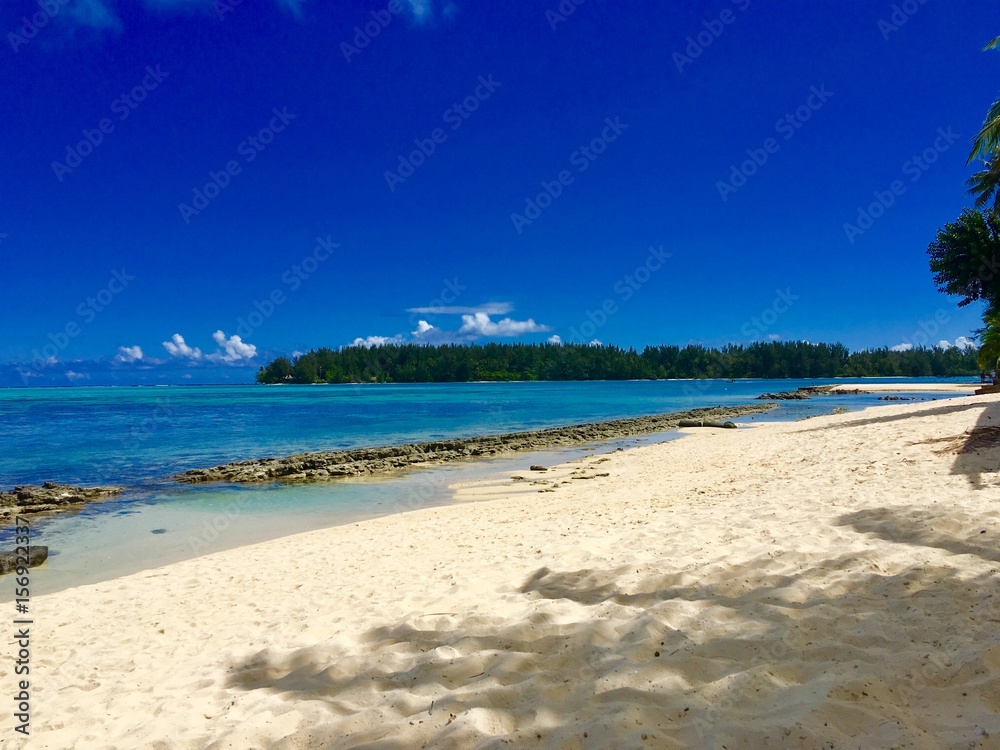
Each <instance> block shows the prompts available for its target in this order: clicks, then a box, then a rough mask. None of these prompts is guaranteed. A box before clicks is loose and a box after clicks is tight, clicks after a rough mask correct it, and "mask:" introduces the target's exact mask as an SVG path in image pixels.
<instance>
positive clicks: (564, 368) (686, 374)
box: [257, 341, 979, 384]
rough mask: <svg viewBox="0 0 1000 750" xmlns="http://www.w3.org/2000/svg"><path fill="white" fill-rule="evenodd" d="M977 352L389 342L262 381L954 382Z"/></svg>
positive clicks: (292, 363) (967, 371)
mask: <svg viewBox="0 0 1000 750" xmlns="http://www.w3.org/2000/svg"><path fill="white" fill-rule="evenodd" d="M978 373H979V369H978V366H977V351H976V350H975V349H972V348H965V349H958V348H956V347H952V348H949V349H939V348H936V347H935V348H930V349H928V348H923V347H918V348H914V349H910V350H908V351H893V350H891V349H888V348H882V349H866V350H863V351H857V352H850V351H849V350H848V349H847V347H845V346H843V345H842V344H810V343H806V342H777V341H772V342H766V343H765V342H759V343H753V344H749V345H742V344H731V345H727V346H724V347H722V348H719V349H710V348H706V347H704V346H700V345H693V344H692V345H687V346H684V347H679V346H666V345H661V346H647V347H646V348H645V349H643V350H642V351H641V352H640V351H637V350H635V349H632V348H629V349H623V348H621V347H617V346H610V345H609V346H592V345H587V344H498V343H489V344H483V345H463V344H447V345H442V346H427V345H420V344H388V345H384V346H375V347H371V348H366V347H360V346H350V347H344V348H342V349H336V350H335V349H327V348H323V349H315V350H313V351H310V352H309V353H307V354H303V355H301V356H299V357H297V358H294V359H289V358H287V357H278V358H276V359H275V360H273V361H272V362H270V363H269V364H267V365H266V366H264V367H261V368H260V371H259V372H258V374H257V382H258V383H302V384H309V383H430V382H445V383H453V382H459V383H461V382H470V381H504V380H641V379H647V380H659V379H668V378H832V377H892V376H896V377H922V376H935V377H958V376H975V375H978Z"/></svg>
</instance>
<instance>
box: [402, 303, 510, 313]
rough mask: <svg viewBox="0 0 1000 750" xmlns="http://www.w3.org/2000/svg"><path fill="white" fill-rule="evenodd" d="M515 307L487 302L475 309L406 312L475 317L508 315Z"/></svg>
mask: <svg viewBox="0 0 1000 750" xmlns="http://www.w3.org/2000/svg"><path fill="white" fill-rule="evenodd" d="M513 309H514V306H513V305H512V304H511V303H510V302H486V303H485V304H482V305H475V306H473V307H461V306H457V305H436V306H434V307H408V308H406V312H410V313H418V314H420V315H475V314H476V313H486V314H487V315H506V314H507V313H509V312H510V311H511V310H513Z"/></svg>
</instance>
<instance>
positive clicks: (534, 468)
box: [528, 464, 548, 471]
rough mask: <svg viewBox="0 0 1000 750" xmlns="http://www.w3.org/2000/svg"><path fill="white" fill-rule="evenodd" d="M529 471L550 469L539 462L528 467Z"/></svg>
mask: <svg viewBox="0 0 1000 750" xmlns="http://www.w3.org/2000/svg"><path fill="white" fill-rule="evenodd" d="M528 471H548V469H547V468H546V467H544V466H539V465H538V464H532V465H531V466H529V467H528Z"/></svg>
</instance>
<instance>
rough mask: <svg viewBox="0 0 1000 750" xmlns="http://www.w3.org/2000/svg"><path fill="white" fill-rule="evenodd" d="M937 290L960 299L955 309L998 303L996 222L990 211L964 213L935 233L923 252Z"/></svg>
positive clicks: (999, 232) (999, 236) (999, 233)
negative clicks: (978, 301)
mask: <svg viewBox="0 0 1000 750" xmlns="http://www.w3.org/2000/svg"><path fill="white" fill-rule="evenodd" d="M927 254H928V255H930V257H931V259H930V266H931V271H933V273H934V282H935V283H936V284H937V286H938V289H939V290H940V291H942V292H945V293H946V294H954V295H958V296H960V297H962V299H961V300H960V301H959V303H958V304H959V307H962V306H964V305H968V304H969V303H971V302H975V301H977V300H983V301H985V302H986V304H987V309H991V310H992V309H997V303H998V302H1000V273H998V271H1000V220H998V219H997V215H996V214H995V213H994V212H992V211H987V212H985V213H984V212H980V211H973V210H971V209H966V210H965V211H963V212H962V215H961V216H959V217H958V219H957V220H956V221H954V222H951V223H950V224H945V225H944V228H943V229H939V230H938V233H937V239H935V241H934V242H932V243H931V244H930V246H929V247H928V248H927Z"/></svg>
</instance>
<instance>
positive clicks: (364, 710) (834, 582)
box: [0, 386, 1000, 750]
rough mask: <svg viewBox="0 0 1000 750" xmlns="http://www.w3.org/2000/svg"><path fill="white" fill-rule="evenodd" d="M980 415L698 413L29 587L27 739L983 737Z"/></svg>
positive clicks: (957, 403) (582, 742)
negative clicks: (496, 469) (656, 434)
mask: <svg viewBox="0 0 1000 750" xmlns="http://www.w3.org/2000/svg"><path fill="white" fill-rule="evenodd" d="M893 388H894V389H895V390H899V387H898V386H893ZM995 426H996V427H995ZM998 427H1000V397H997V396H982V397H968V398H956V399H942V400H939V401H935V402H920V403H912V404H911V403H907V404H904V405H899V406H895V405H894V406H883V407H878V408H875V409H869V410H866V411H864V412H854V413H849V414H841V415H835V416H827V417H819V418H814V419H810V420H807V421H802V422H795V423H765V424H760V425H757V426H754V427H752V428H746V429H740V430H713V429H690V430H687V431H686V432H688V433H689V434H688V436H686V437H685V438H683V439H681V440H675V441H671V442H666V443H661V444H655V445H649V446H644V447H638V448H634V449H629V450H625V451H618V452H613V453H608V454H603V455H594V456H592V457H590V458H587V459H585V460H582V461H580V462H578V463H577V464H572V465H566V466H562V467H558V468H555V469H553V470H550V471H547V472H530V473H529V472H525V473H524V476H525V479H524V480H513V479H507V480H504V481H502V482H492V483H480V484H476V485H469V486H462V487H459V488H457V493H458V497H459V499H460V500H464V501H467V502H462V503H459V504H456V505H452V506H446V507H437V508H431V509H426V510H420V511H415V512H409V513H403V514H398V515H393V516H388V517H384V518H379V519H376V520H371V521H365V522H362V523H358V524H355V525H351V526H345V527H338V528H332V529H326V530H320V531H315V532H310V533H307V534H302V535H298V536H294V537H288V538H284V539H279V540H276V541H273V542H268V543H264V544H259V545H256V546H252V547H245V548H241V549H236V550H231V551H227V552H222V553H218V554H214V555H211V556H207V557H203V558H200V559H196V560H190V561H187V562H183V563H179V564H175V565H171V566H169V567H166V568H161V569H157V570H153V571H146V572H143V573H139V574H136V575H132V576H129V577H126V578H120V579H117V580H113V581H107V582H104V583H101V584H97V585H92V586H85V587H80V588H76V589H71V590H67V591H63V592H60V593H56V594H52V595H49V596H44V597H38V598H35V599H33V600H32V609H33V616H34V619H35V624H34V625H33V626H32V627H33V631H32V674H31V686H32V688H31V689H32V709H31V713H32V724H31V730H32V737H31V740H30V741H29V743H27V746H29V747H38V748H71V747H73V748H153V749H156V748H164V749H166V748H206V747H207V748H216V749H219V750H221V749H222V748H282V749H284V750H292V749H294V748H321V747H324V748H325V747H337V748H356V747H369V748H398V749H400V750H402V748H419V747H439V748H470V747H482V748H487V747H488V748H493V747H545V748H608V747H620V748H638V747H650V748H722V747H726V748H730V750H733V749H735V748H821V747H823V748H858V747H862V748H890V747H900V748H903V747H905V748H926V749H928V750H930V749H931V748H955V749H957V748H962V749H963V750H965V749H968V748H998V747H1000V525H998V521H1000V473H998V469H1000V445H998V443H997V442H996V434H995V433H997V432H1000V430H998V429H997V428H998ZM973 429H981V431H980V432H977V433H975V434H974V436H972V437H970V436H969V435H968V434H967V433H968V431H970V430H973ZM529 474H530V475H529ZM532 482H545V484H532ZM539 490H546V491H542V492H540V491H539ZM0 669H2V670H3V672H4V684H5V685H11V684H13V675H11V674H10V671H11V669H12V664H11V660H9V659H8V660H4V662H3V664H2V665H0ZM8 722H10V718H9V716H8ZM11 736H14V735H8V736H7V737H11ZM7 737H5V740H7V741H9V740H8V739H7ZM11 746H14V744H13V743H11Z"/></svg>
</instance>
